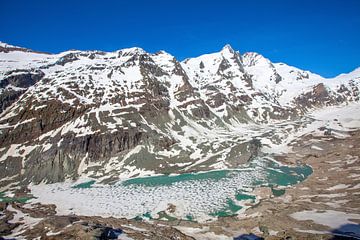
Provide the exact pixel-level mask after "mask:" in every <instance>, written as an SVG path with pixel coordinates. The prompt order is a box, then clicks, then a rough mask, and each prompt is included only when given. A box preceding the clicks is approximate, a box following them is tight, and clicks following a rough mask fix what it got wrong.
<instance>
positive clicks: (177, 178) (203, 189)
mask: <svg viewBox="0 0 360 240" xmlns="http://www.w3.org/2000/svg"><path fill="white" fill-rule="evenodd" d="M311 173H312V169H311V167H309V166H307V165H298V166H284V165H279V164H277V163H276V162H274V161H272V160H271V159H268V158H258V159H254V160H253V161H251V162H250V163H249V164H247V165H245V166H243V167H242V168H239V169H232V170H217V171H209V172H200V173H184V174H179V175H161V176H153V177H141V178H133V179H129V180H125V181H119V182H117V183H116V184H113V185H103V184H98V185H97V186H96V188H94V187H93V184H94V183H95V181H94V180H92V181H88V182H84V183H80V184H77V185H75V186H72V191H71V196H74V194H78V196H80V197H82V198H84V197H89V198H91V201H94V202H98V203H99V206H101V208H104V211H106V212H107V213H109V212H110V213H111V214H112V213H114V212H115V213H120V214H121V216H131V217H130V218H135V219H138V220H142V219H161V220H167V221H173V220H175V218H174V217H175V216H177V218H181V219H184V220H187V221H196V220H197V219H200V218H201V219H204V215H206V216H212V217H226V216H233V215H236V214H238V213H239V211H240V212H241V210H244V208H246V207H248V206H247V205H248V204H249V203H252V204H256V202H257V198H256V196H255V195H254V193H253V190H254V189H255V188H256V187H270V188H271V190H272V193H273V195H274V196H275V197H278V196H281V195H283V194H285V191H286V187H287V186H291V185H294V184H297V183H299V182H301V181H303V180H305V179H306V178H307V177H308V176H309V175H310V174H311ZM108 199H112V201H111V202H108V201H107V200H108ZM168 204H172V205H175V206H176V209H179V212H175V213H169V212H168V211H166V209H167V206H168ZM135 216H137V217H135Z"/></svg>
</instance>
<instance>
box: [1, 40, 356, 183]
mask: <svg viewBox="0 0 360 240" xmlns="http://www.w3.org/2000/svg"><path fill="white" fill-rule="evenodd" d="M359 76H360V70H359V69H357V70H355V71H354V72H352V73H349V74H343V75H340V76H338V77H336V78H334V79H325V78H323V77H321V76H319V75H316V74H313V73H311V72H308V71H303V70H300V69H297V68H295V67H291V66H288V65H286V64H283V63H271V61H270V60H268V59H266V58H265V57H263V56H261V55H260V54H257V53H245V54H243V55H241V54H240V53H239V52H237V51H235V50H233V49H232V48H231V46H229V45H226V46H225V47H224V48H223V49H222V50H221V51H220V52H217V53H212V54H205V55H202V56H199V57H197V58H191V59H186V60H185V61H183V62H179V61H177V60H176V58H175V57H173V56H172V55H170V54H168V53H166V52H164V51H160V52H157V53H147V52H146V51H144V50H143V49H140V48H128V49H122V50H119V51H115V52H101V51H76V50H72V51H66V52H63V53H59V54H46V53H40V52H34V51H32V50H29V49H25V48H20V47H15V46H11V45H8V44H4V43H1V44H0V111H1V115H0V146H1V148H0V167H1V168H3V169H10V170H8V171H1V172H0V179H2V181H1V182H0V184H1V185H6V184H8V183H9V182H10V181H13V180H14V179H15V180H17V181H24V182H25V183H26V182H30V181H33V182H40V181H43V180H45V181H52V182H54V181H62V180H64V179H66V178H69V177H74V178H76V177H79V176H92V177H103V178H107V179H117V178H119V177H133V176H138V175H145V174H155V173H172V172H184V171H198V170H207V169H219V168H232V167H236V166H238V165H239V164H241V163H243V162H246V161H248V160H249V159H251V158H253V157H254V156H255V155H256V154H258V153H259V151H260V145H261V142H259V140H258V139H256V137H258V138H262V137H264V136H266V138H267V140H266V141H263V143H266V144H268V145H269V144H272V143H277V144H282V142H281V141H282V140H281V139H282V137H281V136H283V135H286V134H288V131H289V129H285V128H284V129H280V130H277V135H271V134H269V133H270V132H272V131H273V130H272V127H271V126H272V124H273V123H278V122H279V121H289V120H296V119H297V118H298V117H300V116H301V115H302V114H304V113H305V112H307V111H309V110H311V109H313V108H316V107H322V106H326V105H337V104H341V103H346V102H350V101H358V100H359V85H360V78H359Z"/></svg>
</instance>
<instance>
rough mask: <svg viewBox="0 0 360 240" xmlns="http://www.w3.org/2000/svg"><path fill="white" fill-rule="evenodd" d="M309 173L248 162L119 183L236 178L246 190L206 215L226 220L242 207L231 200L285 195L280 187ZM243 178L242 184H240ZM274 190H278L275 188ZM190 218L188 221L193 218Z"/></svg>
mask: <svg viewBox="0 0 360 240" xmlns="http://www.w3.org/2000/svg"><path fill="white" fill-rule="evenodd" d="M256 171H257V172H256ZM311 173H312V169H311V167H309V166H307V165H298V166H284V165H279V164H277V163H275V162H273V161H264V160H262V161H258V162H253V163H250V164H249V166H247V167H246V168H243V169H235V170H219V171H210V172H202V173H185V174H180V175H175V176H169V175H163V176H154V177H143V178H135V179H129V180H126V181H124V182H122V185H123V186H143V187H144V186H145V187H160V186H169V185H170V186H171V185H176V184H184V183H186V182H189V183H196V182H202V181H203V182H209V184H211V183H212V182H222V181H223V182H229V181H233V180H234V179H239V180H241V181H240V182H239V184H244V182H245V185H246V188H244V189H242V190H237V191H236V192H234V198H233V199H231V198H227V200H226V202H225V203H224V204H223V207H222V208H218V209H215V210H214V211H212V212H211V213H209V215H211V216H217V217H226V216H233V215H236V213H237V212H238V211H239V210H241V209H242V208H243V207H242V206H241V204H239V203H237V202H235V201H250V202H255V200H256V196H253V195H251V193H250V192H251V190H252V189H254V188H255V187H258V186H266V187H270V188H271V190H272V193H273V195H274V196H275V197H277V196H281V195H283V194H285V189H284V187H286V186H291V185H294V184H297V183H299V182H301V181H303V180H305V179H306V178H307V177H308V176H309V175H310V174H311ZM244 178H245V180H246V181H242V180H243V179H244ZM246 178H247V179H246ZM235 184H236V183H235ZM278 187H282V188H281V189H279V188H278ZM249 188H250V190H249ZM186 219H188V218H186ZM190 219H191V220H192V219H193V218H190ZM190 219H189V220H190Z"/></svg>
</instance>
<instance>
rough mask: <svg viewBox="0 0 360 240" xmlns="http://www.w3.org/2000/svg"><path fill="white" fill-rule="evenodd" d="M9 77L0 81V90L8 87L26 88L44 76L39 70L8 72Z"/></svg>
mask: <svg viewBox="0 0 360 240" xmlns="http://www.w3.org/2000/svg"><path fill="white" fill-rule="evenodd" d="M7 75H10V76H9V77H5V78H4V79H3V80H1V81H0V88H5V87H7V86H8V85H12V86H14V87H19V88H28V87H30V86H32V85H34V84H35V83H36V82H38V81H39V80H40V79H42V78H43V77H44V76H45V74H44V73H43V72H42V71H40V70H35V71H32V72H30V71H23V70H14V71H11V72H8V73H7Z"/></svg>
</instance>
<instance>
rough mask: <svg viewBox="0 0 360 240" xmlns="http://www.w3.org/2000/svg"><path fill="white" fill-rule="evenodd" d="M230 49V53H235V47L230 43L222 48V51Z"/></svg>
mask: <svg viewBox="0 0 360 240" xmlns="http://www.w3.org/2000/svg"><path fill="white" fill-rule="evenodd" d="M225 51H228V52H230V53H234V52H235V51H234V49H233V48H232V47H231V45H230V44H225V46H224V47H223V48H222V49H221V52H225Z"/></svg>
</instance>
